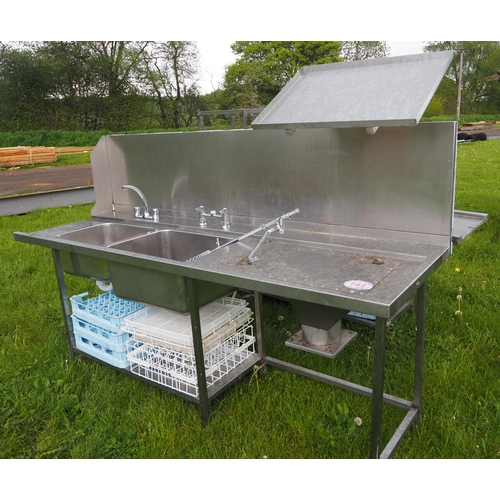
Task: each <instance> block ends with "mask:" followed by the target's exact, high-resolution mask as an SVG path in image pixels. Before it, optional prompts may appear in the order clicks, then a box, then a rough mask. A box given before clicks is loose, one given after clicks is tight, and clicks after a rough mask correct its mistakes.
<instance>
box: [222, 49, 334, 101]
mask: <svg viewBox="0 0 500 500" xmlns="http://www.w3.org/2000/svg"><path fill="white" fill-rule="evenodd" d="M231 49H232V51H233V52H234V53H235V54H236V55H238V56H239V59H238V60H237V61H236V62H235V63H234V64H232V65H230V66H229V67H228V68H227V70H226V74H225V77H224V95H223V98H222V100H221V101H222V103H221V104H222V106H223V107H225V108H257V107H262V106H265V105H267V104H268V103H269V102H270V101H271V100H272V99H273V98H274V97H275V96H276V94H278V92H279V91H280V90H281V89H282V88H283V87H284V86H285V85H286V84H287V83H288V81H290V79H291V78H292V77H293V76H294V75H295V74H296V73H297V71H299V70H300V69H301V68H302V67H303V66H309V65H312V64H325V63H333V62H338V61H340V60H341V58H340V52H341V49H342V42H316V41H310V42H291V41H278V42H248V41H247V42H235V43H233V44H232V45H231Z"/></svg>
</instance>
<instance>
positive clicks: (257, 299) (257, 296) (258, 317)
mask: <svg viewBox="0 0 500 500" xmlns="http://www.w3.org/2000/svg"><path fill="white" fill-rule="evenodd" d="M253 296H254V303H255V330H256V332H255V335H256V337H257V350H258V351H259V357H260V369H259V374H260V375H262V376H263V375H265V374H266V372H267V366H266V364H265V361H264V358H265V357H266V349H265V347H264V336H263V333H262V332H263V324H264V318H263V308H262V294H261V293H260V292H254V293H253Z"/></svg>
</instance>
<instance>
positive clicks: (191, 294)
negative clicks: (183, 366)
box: [187, 278, 210, 427]
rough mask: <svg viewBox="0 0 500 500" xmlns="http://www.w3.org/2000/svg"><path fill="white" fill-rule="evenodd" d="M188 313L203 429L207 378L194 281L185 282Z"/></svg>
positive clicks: (206, 402)
mask: <svg viewBox="0 0 500 500" xmlns="http://www.w3.org/2000/svg"><path fill="white" fill-rule="evenodd" d="M187 291H188V297H187V299H188V302H189V313H190V316H191V329H192V333H193V348H194V358H195V363H196V376H197V381H198V395H199V399H200V409H201V421H202V424H203V426H204V427H205V426H206V425H207V423H208V417H209V415H210V402H209V399H208V387H207V377H206V373H205V359H204V355H203V340H202V336H201V321H200V307H199V304H198V290H197V286H196V281H195V280H193V279H191V278H189V279H188V280H187Z"/></svg>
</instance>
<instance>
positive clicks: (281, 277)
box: [190, 237, 449, 317]
mask: <svg viewBox="0 0 500 500" xmlns="http://www.w3.org/2000/svg"><path fill="white" fill-rule="evenodd" d="M249 240H250V239H249ZM249 240H246V245H247V247H249V248H253V246H254V245H255V244H256V242H257V241H258V239H252V240H251V241H249ZM335 240H336V241H337V244H326V245H325V244H322V245H318V244H313V243H311V242H304V241H302V242H300V241H287V240H285V239H282V238H280V237H276V238H270V239H268V240H267V241H266V242H265V243H264V245H262V247H261V248H260V249H259V252H258V258H259V260H257V261H256V262H253V263H252V264H249V263H248V262H247V257H248V248H245V247H243V246H238V247H237V246H233V247H229V248H228V249H227V251H225V252H220V253H218V252H213V253H212V254H210V255H207V256H206V257H202V258H200V259H198V260H195V261H193V263H192V265H193V268H195V269H199V270H206V271H209V272H211V273H218V274H219V273H220V275H221V276H230V277H232V278H236V281H235V283H239V284H240V287H243V288H244V287H245V285H246V286H247V287H249V288H250V289H257V290H259V291H261V292H263V293H268V294H271V295H278V296H279V295H281V296H283V297H286V298H291V299H298V300H304V301H306V302H314V303H317V304H324V305H329V306H331V307H335V308H339V309H347V310H357V311H358V310H359V311H362V312H365V313H367V314H374V315H378V316H381V317H390V316H391V314H393V313H394V312H395V311H396V310H397V309H398V308H399V307H400V306H401V305H402V304H403V302H404V301H405V300H407V299H408V298H409V297H411V296H412V295H413V293H414V292H415V291H416V288H418V286H419V285H420V284H421V283H423V281H425V279H427V277H428V276H430V274H432V272H433V271H434V270H435V269H436V268H437V267H438V266H439V265H440V264H441V263H442V261H443V260H445V258H446V257H447V256H448V254H449V251H448V248H446V247H440V246H433V245H421V244H409V243H400V242H394V241H387V240H374V239H363V238H359V239H357V238H351V237H336V238H335ZM342 242H343V244H342ZM348 245H349V246H348ZM190 264H191V263H190ZM213 279H215V280H216V281H218V279H217V278H215V277H214V278H213ZM223 282H224V283H228V282H229V281H226V280H224V281H223ZM352 282H354V283H352ZM360 282H364V283H367V284H369V285H371V286H372V288H370V289H365V288H363V287H360V288H356V283H360ZM353 285H354V287H353V288H350V287H349V286H353Z"/></svg>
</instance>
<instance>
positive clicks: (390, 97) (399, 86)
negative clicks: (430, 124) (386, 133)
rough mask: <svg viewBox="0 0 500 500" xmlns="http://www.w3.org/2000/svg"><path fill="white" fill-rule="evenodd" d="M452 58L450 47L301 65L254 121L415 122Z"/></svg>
mask: <svg viewBox="0 0 500 500" xmlns="http://www.w3.org/2000/svg"><path fill="white" fill-rule="evenodd" d="M452 59H453V51H452V50H450V51H445V52H429V53H425V54H416V55H411V56H400V57H385V58H378V59H367V60H364V61H352V62H343V63H334V64H321V65H317V66H305V67H304V68H302V69H301V70H300V71H299V72H298V73H297V74H296V75H295V76H294V77H293V78H292V79H291V80H290V81H289V82H288V84H287V85H286V86H285V87H284V88H283V89H282V90H281V92H280V93H279V94H278V95H277V96H276V97H275V98H274V99H273V100H272V101H271V102H270V103H269V104H268V106H267V107H266V108H265V109H264V111H262V112H261V113H260V115H259V116H258V117H257V118H256V119H255V120H254V122H253V123H252V126H253V127H254V128H256V129H258V128H273V129H276V128H286V129H295V128H319V127H338V128H347V127H383V126H398V125H417V124H418V122H419V121H420V118H421V117H422V115H423V113H424V111H425V109H426V108H427V105H428V104H429V102H430V100H431V98H432V96H433V95H434V92H435V91H436V89H437V87H438V85H439V83H440V81H441V79H442V78H443V76H444V74H445V72H446V70H447V69H448V66H449V65H450V63H451V61H452Z"/></svg>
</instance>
